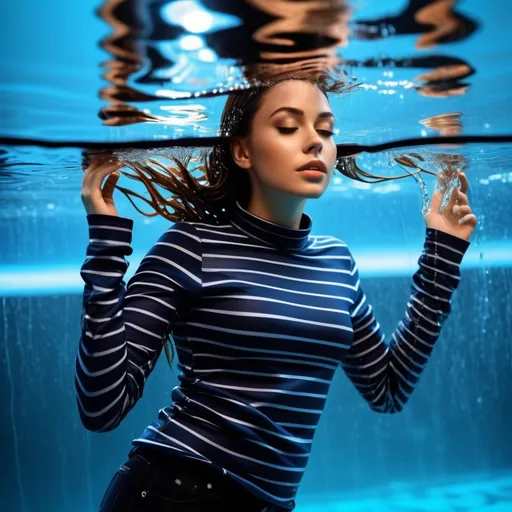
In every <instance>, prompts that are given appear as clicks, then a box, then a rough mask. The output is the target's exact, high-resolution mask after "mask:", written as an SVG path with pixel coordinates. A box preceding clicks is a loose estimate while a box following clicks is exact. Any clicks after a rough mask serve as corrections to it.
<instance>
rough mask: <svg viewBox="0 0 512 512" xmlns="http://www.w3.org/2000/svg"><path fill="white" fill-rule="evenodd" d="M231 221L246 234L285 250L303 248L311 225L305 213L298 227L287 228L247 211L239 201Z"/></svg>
mask: <svg viewBox="0 0 512 512" xmlns="http://www.w3.org/2000/svg"><path fill="white" fill-rule="evenodd" d="M231 223H232V224H233V226H234V227H235V228H237V229H239V230H240V231H242V232H243V233H245V234H246V235H248V236H251V237H253V238H256V239H258V240H259V241H260V242H263V243H265V244H267V245H271V246H273V247H275V248H277V249H281V250H285V251H300V250H301V249H304V248H305V247H306V245H307V243H308V237H309V234H310V232H311V227H312V222H311V218H310V217H309V216H308V215H306V214H305V213H303V214H302V219H301V221H300V226H299V228H298V229H296V228H289V227H286V226H281V225H280V224H275V223H274V222H270V221H268V220H265V219H262V218H261V217H257V216H256V215H253V214H252V213H249V212H248V211H247V210H246V209H245V208H244V207H243V206H242V205H241V204H240V203H239V202H237V203H236V208H235V211H234V213H233V218H232V220H231Z"/></svg>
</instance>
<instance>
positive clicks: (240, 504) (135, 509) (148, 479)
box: [99, 447, 285, 512]
mask: <svg viewBox="0 0 512 512" xmlns="http://www.w3.org/2000/svg"><path fill="white" fill-rule="evenodd" d="M284 510H285V509H283V508H281V507H275V506H274V505H270V504H266V503H265V502H264V501H262V500H260V499H258V498H256V497H255V496H253V495H252V494H251V493H250V492H249V491H247V490H246V489H244V488H243V487H242V486H240V485H238V484H237V483H236V482H234V481H233V480H231V479H230V478H229V477H228V476H226V475H224V474H222V473H220V474H219V473H218V472H216V471H214V470H213V469H211V468H209V467H208V466H204V465H203V464H202V463H200V462H197V461H194V460H191V459H186V458H183V457H166V456H165V455H164V454H161V453H158V452H156V451H155V450H151V449H148V448H144V447H137V448H133V449H132V450H131V451H130V454H129V458H128V460H127V461H126V462H125V463H124V464H121V466H120V468H119V469H118V470H117V472H116V473H115V475H114V477H113V478H112V480H111V482H110V484H109V486H108V488H107V491H106V492H105V495H104V497H103V500H102V502H101V505H100V510H99V512H141V511H144V512H153V511H155V512H156V511H158V512H167V511H169V512H235V511H236V512H240V511H243V512H282V511H284Z"/></svg>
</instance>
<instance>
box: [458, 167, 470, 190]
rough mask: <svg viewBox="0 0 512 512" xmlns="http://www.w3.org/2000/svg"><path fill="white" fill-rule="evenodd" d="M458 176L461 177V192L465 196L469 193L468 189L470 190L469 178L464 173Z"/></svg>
mask: <svg viewBox="0 0 512 512" xmlns="http://www.w3.org/2000/svg"><path fill="white" fill-rule="evenodd" d="M458 176H459V181H460V191H461V192H462V193H463V194H466V192H467V191H468V188H469V182H468V178H467V177H466V175H465V174H464V173H463V172H462V171H459V172H458Z"/></svg>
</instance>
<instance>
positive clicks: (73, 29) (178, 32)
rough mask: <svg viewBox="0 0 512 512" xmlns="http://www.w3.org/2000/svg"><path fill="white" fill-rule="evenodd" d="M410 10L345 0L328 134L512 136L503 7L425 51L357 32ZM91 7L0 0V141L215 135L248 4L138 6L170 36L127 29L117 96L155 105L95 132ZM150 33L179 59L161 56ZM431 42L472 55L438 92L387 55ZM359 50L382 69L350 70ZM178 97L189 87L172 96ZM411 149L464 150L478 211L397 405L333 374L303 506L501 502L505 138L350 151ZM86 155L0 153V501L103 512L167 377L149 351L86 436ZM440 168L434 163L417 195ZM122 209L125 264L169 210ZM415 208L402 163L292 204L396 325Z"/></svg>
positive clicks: (96, 77) (417, 508)
mask: <svg viewBox="0 0 512 512" xmlns="http://www.w3.org/2000/svg"><path fill="white" fill-rule="evenodd" d="M119 3H120V4H127V3H126V2H119ZM299 3H300V4H303V7H304V8H307V7H308V5H309V4H310V3H309V2H292V3H290V4H289V5H288V6H287V9H285V10H284V12H288V13H293V12H295V11H293V10H292V7H294V6H297V5H298V4H299ZM417 3H418V2H416V4H417ZM424 3H428V2H424ZM439 3H442V2H439ZM242 4H244V5H245V3H244V2H241V1H240V2H239V4H238V5H242ZM260 4H261V5H262V8H266V9H268V10H271V11H272V10H273V9H276V8H278V7H279V6H282V5H285V7H286V2H284V1H278V0H274V1H272V2H260ZM292 4H293V5H292ZM407 4H408V2H406V1H404V0H400V1H399V0H396V1H395V0H393V1H391V0H386V1H384V0H379V1H377V0H371V1H367V2H362V1H355V2H352V4H351V5H352V8H353V11H354V12H353V14H352V15H351V21H350V28H351V31H350V32H349V33H348V36H346V37H345V36H344V37H343V38H342V39H343V41H342V43H341V44H340V45H339V46H338V47H337V48H336V49H335V52H334V54H335V55H337V56H338V57H339V58H340V59H341V60H342V61H343V62H345V63H346V64H345V66H343V65H342V67H343V69H344V70H345V71H346V73H347V75H348V76H353V77H354V80H355V81H356V82H357V83H360V84H362V87H360V88H359V89H358V90H356V91H354V92H353V93H349V94H346V95H343V96H340V97H336V98H334V99H333V100H332V104H333V108H334V110H335V111H336V114H337V117H338V119H339V123H338V128H339V132H338V133H337V135H336V137H335V139H336V142H337V143H343V142H357V143H361V144H377V143H381V142H388V141H393V140H398V139H402V138H409V137H423V138H425V139H427V138H429V137H431V136H435V135H440V134H453V133H455V134H461V135H482V134H483V135H503V134H510V133H512V122H511V119H510V111H511V106H512V97H511V94H512V93H511V88H510V87H509V84H510V83H511V78H512V61H511V60H510V55H511V54H512V38H511V37H510V34H509V32H510V21H509V20H510V15H511V13H512V8H510V7H509V6H508V5H507V4H504V3H501V2H498V0H490V1H488V2H485V3H484V4H483V3H482V2H480V1H478V0H466V1H459V2H455V3H454V8H455V9H456V11H457V12H459V13H462V14H463V15H465V16H466V17H468V18H471V19H472V20H474V21H475V23H476V24H477V29H476V30H475V31H474V32H473V33H472V34H471V35H468V36H467V37H463V38H461V39H460V40H458V41H454V42H449V41H448V42H442V41H441V42H438V43H437V44H436V45H434V46H432V47H428V48H426V47H425V48H419V47H418V46H419V41H420V38H421V36H420V35H419V34H418V33H412V34H398V35H394V34H393V32H389V31H387V32H385V33H383V34H382V37H381V38H377V39H372V40H368V39H363V38H362V37H360V36H358V33H359V32H360V30H362V29H361V28H360V26H359V25H360V24H359V25H358V21H360V20H372V19H373V20H374V19H378V18H382V17H387V16H394V15H397V14H398V13H400V12H401V11H402V9H403V8H404V7H405V6H406V5H407ZM446 4H449V2H446ZM100 5H103V6H105V5H106V4H97V5H91V4H90V3H88V2H76V3H71V2H64V1H63V0H51V1H48V2H36V1H35V0H26V1H25V2H24V3H23V6H19V7H15V6H14V5H7V4H5V3H4V4H2V5H1V6H0V29H1V30H0V43H1V44H2V48H5V49H8V51H6V52H5V55H4V58H3V62H2V73H0V91H1V94H0V119H2V121H3V122H2V123H1V125H0V137H7V136H11V137H23V138H27V139H33V138H38V139H45V140H52V141H70V140H71V141H85V142H87V141H89V142H94V141H97V142H119V141H136V140H137V141H140V140H144V141H161V140H170V141H172V140H174V139H179V138H182V137H206V136H215V135H216V130H217V126H218V121H219V116H220V112H221V111H222V107H223V105H224V101H225V94H223V93H219V89H220V88H222V87H225V86H226V84H228V85H229V84H232V83H235V82H243V73H242V71H241V68H240V66H239V63H238V62H237V60H236V59H235V58H234V57H233V56H230V55H229V54H228V53H229V52H224V53H225V55H224V54H222V52H221V50H222V45H221V44H220V43H219V40H221V37H227V36H226V32H222V31H227V30H230V29H232V30H235V29H236V28H237V27H242V26H243V24H244V23H247V22H248V21H250V17H246V18H244V16H243V12H242V9H241V8H240V9H238V10H236V9H235V10H233V9H232V8H230V5H232V4H231V3H230V2H221V1H218V2H214V1H205V2H204V3H203V4H201V3H200V2H168V3H165V2H156V1H147V2H141V3H140V6H139V9H140V12H141V13H142V17H143V18H144V19H146V20H148V19H151V20H152V23H153V29H154V30H153V32H155V30H156V27H157V25H156V24H155V23H156V22H155V19H157V18H158V17H159V19H161V20H163V21H162V23H163V26H167V25H168V26H169V27H171V28H172V30H171V29H169V32H168V33H160V35H159V36H158V37H156V36H155V33H153V34H152V33H151V31H146V32H145V33H144V34H143V35H141V36H139V43H140V44H141V45H142V47H143V48H144V51H145V52H146V53H145V55H146V58H145V59H144V60H143V63H142V66H141V67H140V69H138V71H137V72H134V73H132V74H131V75H130V76H128V78H127V80H126V84H127V85H128V86H129V87H131V88H132V89H133V90H136V91H138V92H139V93H140V94H145V95H148V96H151V97H152V98H153V99H152V100H151V101H138V100H130V101H120V102H118V103H122V104H123V105H128V106H130V107H133V108H135V109H137V110H138V111H140V112H145V113H146V114H148V115H150V116H154V117H155V119H156V120H155V121H154V122H135V123H132V124H126V125H123V126H107V125H105V124H103V123H102V120H101V119H100V118H99V117H98V112H99V111H100V110H102V109H105V108H106V107H107V106H109V107H112V105H115V104H116V102H115V101H114V100H112V98H110V100H109V99H106V96H105V93H102V91H104V90H105V88H109V87H113V84H112V82H111V81H109V80H110V79H109V77H108V76H106V75H105V73H106V72H107V71H108V70H109V69H113V67H112V66H113V63H115V59H114V58H113V55H112V53H109V51H107V50H106V49H105V47H102V46H100V44H99V42H100V41H102V40H103V41H104V40H105V39H106V38H107V39H108V38H109V37H110V36H111V35H112V34H113V31H114V27H113V25H112V24H109V23H107V22H106V21H105V20H104V19H102V18H100V17H99V16H98V15H97V14H95V12H94V9H95V8H96V7H99V6H100ZM230 10H231V11H233V12H230ZM235 11H236V12H235ZM272 12H274V11H272ZM155 13H156V14H155ZM157 15H158V16H157ZM191 19H192V20H193V21H192V22H191V21H190V20H191ZM292 19H293V16H292ZM367 26H368V25H367ZM162 34H163V35H162ZM166 34H167V35H166ZM222 34H224V36H223V35H222ZM228 34H229V32H228ZM237 37H239V36H237ZM228 42H229V40H228ZM227 47H228V48H231V47H230V46H229V45H227ZM148 48H149V49H152V50H151V51H153V52H156V51H158V52H160V53H161V55H164V56H165V57H166V58H167V59H168V60H169V61H172V62H173V63H174V64H172V65H171V64H168V65H162V66H160V67H158V66H155V61H152V60H151V59H150V58H149V57H147V56H148V55H149V56H150V55H154V53H151V52H150V51H149V50H148ZM432 56H442V57H443V58H445V59H452V60H453V59H455V60H453V62H455V61H456V62H459V63H460V62H464V63H465V65H466V66H468V68H472V69H473V70H474V72H473V73H472V74H468V76H466V75H464V73H463V74H462V78H460V79H458V80H455V81H454V82H453V83H451V82H450V83H448V85H447V86H446V87H447V88H444V89H443V88H442V87H441V89H438V90H432V89H429V88H428V87H427V86H426V85H425V83H426V82H425V80H422V79H421V75H423V74H425V73H427V72H431V71H432V69H431V68H427V67H425V66H422V65H418V66H405V67H403V66H400V65H399V64H398V63H399V62H400V61H401V60H402V62H403V60H404V59H406V60H407V59H409V61H411V59H420V58H424V57H432ZM371 59H377V60H380V62H381V65H379V66H376V67H370V66H368V65H363V64H364V63H365V62H366V63H367V64H368V61H369V60H371ZM386 59H394V61H393V62H394V64H390V63H389V62H388V61H386ZM347 63H348V64H347ZM461 65H462V64H461ZM434 89H435V87H434ZM443 90H444V91H445V92H446V90H449V91H451V92H450V94H441V92H440V91H443ZM213 91H217V92H216V93H213ZM204 92H206V93H207V94H206V97H203V96H202V95H203V93H204ZM194 93H198V94H199V95H198V96H193V94H194ZM187 94H192V97H191V98H187V97H186V96H187ZM179 95H182V97H184V99H178V100H177V99H172V98H173V97H176V96H179ZM155 98H156V99H155ZM439 116H440V117H439ZM439 119H441V121H442V122H439ZM414 151H416V152H419V153H420V154H421V155H423V157H424V158H425V159H426V161H427V165H428V166H429V168H430V169H433V170H436V171H438V170H440V167H442V166H440V164H439V161H438V160H437V159H436V158H437V156H438V155H439V154H440V153H444V154H449V155H459V156H460V157H461V158H462V159H463V160H464V161H465V164H464V165H466V166H467V170H466V172H467V175H468V179H469V181H470V186H471V188H470V199H471V204H472V207H473V210H474V211H475V213H476V214H477V216H478V218H479V224H478V226H477V229H476V231H475V233H474V236H473V238H472V245H471V247H470V249H469V251H468V253H467V255H466V257H465V259H464V262H463V264H462V267H461V272H462V279H461V284H460V287H459V289H458V291H457V292H456V295H455V298H454V302H453V311H452V314H451V316H450V318H449V319H448V321H447V322H446V324H445V326H444V328H443V332H442V335H441V337H440V339H439V341H438V344H437V346H436V347H435V350H434V353H433V355H432V358H431V360H430V362H429V363H428V366H427V368H426V370H425V373H424V375H423V376H422V379H421V380H420V383H419V385H418V387H417V389H416V390H415V392H414V394H413V396H412V398H411V400H410V402H409V403H408V404H407V407H406V408H405V410H404V411H403V412H402V413H400V414H398V415H396V416H383V415H378V414H376V413H374V412H371V411H370V410H369V409H368V407H367V406H366V404H365V403H364V402H363V400H362V399H361V397H360V396H359V395H358V394H357V392H356V391H355V389H353V387H352V386H351V384H350V382H349V381H348V379H347V378H346V377H345V376H344V375H343V374H342V373H341V372H340V373H338V375H337V377H336V379H335V381H334V383H333V385H332V387H331V394H330V397H329V399H328V402H327V408H326V411H325V413H324V415H323V417H322V420H321V423H320V427H319V430H318V432H317V435H316V438H315V443H314V447H313V453H312V456H311V459H310V462H309V465H308V469H307V471H306V474H305V477H304V479H303V482H302V485H301V488H300V492H299V495H298V499H297V508H296V510H297V511H298V512H317V511H322V512H330V511H343V512H363V511H364V512H388V511H389V512H391V511H393V512H395V511H397V512H427V511H428V512H445V511H446V512H502V511H512V439H511V431H512V412H511V411H512V407H511V405H512V400H511V398H510V389H512V231H511V228H510V226H511V225H512V224H511V222H512V203H511V202H510V198H511V191H512V171H511V169H510V157H511V156H512V150H511V147H510V146H509V145H495V144H473V145H464V146H461V145H459V146H453V145H452V146H451V147H440V146H428V147H426V146H425V147H421V146H420V147H416V148H408V149H401V150H398V149H397V150H391V151H389V152H383V153H377V154H362V155H360V156H358V158H357V162H358V164H359V165H360V166H361V167H363V168H364V169H365V170H367V171H368V172H375V173H378V174H379V173H380V174H384V175H391V174H397V173H401V172H402V170H401V169H400V168H399V166H398V165H397V164H396V162H395V161H394V160H393V157H394V156H398V155H401V154H407V153H410V152H414ZM80 159H81V155H80V150H79V149H78V148H76V149H73V148H67V149H52V150H50V149H42V148H39V147H29V146H21V145H20V146H4V147H1V148H0V199H1V201H0V247H1V248H2V250H1V251H0V364H1V368H0V398H1V404H2V415H1V419H0V443H1V445H0V448H1V454H2V459H1V467H2V479H1V481H0V510H2V511H4V510H5V511H8V512H11V511H12V512H18V511H19V512H32V511H37V512H39V511H40V512H49V511H51V512H68V511H73V512H75V511H76V512H93V511H95V510H97V508H98V505H99V502H100V500H101V497H102V495H103V492H104V491H105V489H106V486H107V485H108V482H109V481H110V478H111V477H112V475H113V473H114V472H115V470H116V469H117V467H118V466H119V464H121V462H123V461H124V459H125V458H126V455H127V452H128V450H129V445H130V441H131V439H132V438H134V437H136V436H137V435H139V434H140V432H141V431H142V430H143V428H144V427H145V426H146V424H147V423H149V422H150V421H151V420H152V418H154V417H155V415H156V413H157V411H158V409H159V408H161V407H163V406H164V405H166V404H168V403H169V400H170V392H171V389H172V387H173V386H175V385H176V384H177V375H176V371H174V372H171V371H170V370H169V368H168V366H167V362H166V361H165V358H161V360H160V361H159V362H158V365H157V367H156V369H155V371H154V372H153V374H152V376H151V378H150V379H149V381H148V384H147V386H146V390H145V394H144V397H143V399H142V400H141V401H140V402H139V403H138V404H137V405H136V407H135V408H134V409H133V411H132V412H131V413H130V414H129V415H128V416H127V418H126V419H125V420H124V422H123V423H122V425H121V426H120V427H119V428H118V429H116V430H115V431H113V432H110V433H106V434H94V433H90V432H87V431H86V430H85V429H84V428H83V427H82V425H81V423H80V420H79V417H78V412H77V408H76V405H75V394H74V358H75V354H76V350H77V347H78V336H79V326H80V313H81V291H82V288H83V283H82V281H81V279H80V275H79V269H80V265H81V264H82V262H83V259H84V257H85V249H86V245H87V226H86V222H85V211H84V209H83V206H82V204H81V200H80V194H79V192H80V185H81V176H82V173H81V170H80ZM434 181H435V180H433V179H432V177H427V178H426V184H427V190H428V192H429V193H431V192H432V190H433V187H434ZM120 184H121V185H123V182H122V180H121V183H120ZM124 185H126V183H124ZM130 186H132V183H130ZM133 188H134V190H137V191H139V192H140V191H142V190H143V189H141V188H137V187H133ZM117 204H118V210H119V213H120V215H123V216H128V217H131V218H133V219H134V221H135V227H134V237H133V247H134V254H133V255H132V256H131V257H130V268H129V270H128V273H127V275H126V279H129V277H130V276H131V275H132V274H133V272H135V270H136V268H137V265H138V263H139V261H140V259H141V258H142V257H143V255H144V254H145V253H146V252H147V250H148V249H149V248H150V246H151V245H152V244H153V243H154V242H155V241H156V240H157V239H158V238H159V236H160V235H161V233H162V232H163V230H165V229H166V228H167V227H168V225H167V223H166V221H164V220H163V219H154V218H152V219H149V218H144V217H142V216H141V215H140V214H138V213H137V212H136V211H135V210H134V208H133V207H132V206H131V205H130V204H129V202H128V201H127V200H126V199H125V198H124V197H123V196H122V195H121V194H119V195H118V196H117ZM421 209H422V196H421V193H420V190H419V188H418V185H417V184H416V182H415V181H414V180H412V179H410V180H403V181H394V182H389V183H382V184H374V185H369V184H365V183H359V182H355V181H351V180H349V179H347V178H345V177H342V176H337V177H336V178H335V179H334V180H333V182H332V184H331V186H330V187H329V189H328V191H327V192H326V194H325V196H324V197H323V198H322V199H321V200H318V201H311V202H310V203H308V205H307V208H306V211H307V212H308V213H309V214H310V215H311V216H312V217H313V221H314V227H313V232H314V233H315V234H331V235H333V236H337V237H340V238H342V239H343V240H345V241H346V242H347V243H348V244H349V246H350V247H351V249H352V252H353V253H354V255H355V258H356V260H357V261H358V264H359V267H360V269H361V277H362V280H363V283H364V286H365V290H366V293H367V296H368V298H369V300H370V301H371V303H372V305H373V307H374V310H375V312H376V315H377V318H378V320H379V322H380V323H381V325H382V327H383V329H384V331H385V332H386V333H388V334H390V333H391V332H392V330H393V329H394V328H395V326H396V324H397V322H398V321H399V320H400V318H401V316H402V314H403V311H404V308H405V304H406V301H407V298H408V294H409V289H410V285H411V276H412V274H413V273H414V271H415V270H416V268H417V259H418V257H419V254H420V251H421V247H422V243H423V238H424V220H423V217H422V214H421Z"/></svg>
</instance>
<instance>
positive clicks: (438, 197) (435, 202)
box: [429, 190, 443, 213]
mask: <svg viewBox="0 0 512 512" xmlns="http://www.w3.org/2000/svg"><path fill="white" fill-rule="evenodd" d="M442 202H443V194H442V192H441V191H440V190H436V191H435V192H434V194H433V195H432V202H431V203H430V209H429V212H430V213H439V212H440V211H441V203H442Z"/></svg>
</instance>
